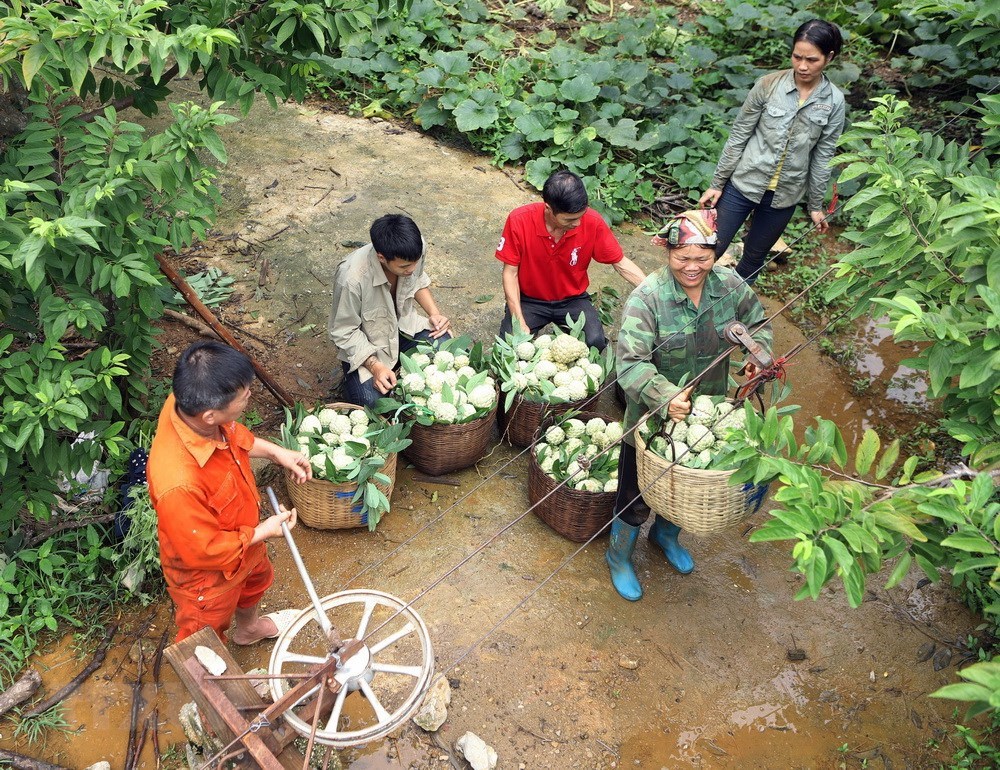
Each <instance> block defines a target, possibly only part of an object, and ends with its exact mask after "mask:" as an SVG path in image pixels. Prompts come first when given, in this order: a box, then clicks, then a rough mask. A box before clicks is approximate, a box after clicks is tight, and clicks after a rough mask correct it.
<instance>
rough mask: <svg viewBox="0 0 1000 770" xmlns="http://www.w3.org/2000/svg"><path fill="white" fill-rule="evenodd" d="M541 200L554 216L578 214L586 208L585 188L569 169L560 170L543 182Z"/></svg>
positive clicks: (581, 181)
mask: <svg viewBox="0 0 1000 770" xmlns="http://www.w3.org/2000/svg"><path fill="white" fill-rule="evenodd" d="M542 200H543V201H545V202H546V203H547V204H549V208H550V209H552V211H553V212H555V213H556V214H578V213H579V212H581V211H583V210H584V209H585V208H587V203H588V202H589V201H588V198H587V188H586V187H584V186H583V180H582V179H580V177H578V176H577V175H576V174H574V173H573V172H572V171H570V170H569V169H565V168H561V169H559V170H558V171H556V172H555V173H554V174H552V176H550V177H549V178H548V179H546V180H545V185H544V186H543V187H542Z"/></svg>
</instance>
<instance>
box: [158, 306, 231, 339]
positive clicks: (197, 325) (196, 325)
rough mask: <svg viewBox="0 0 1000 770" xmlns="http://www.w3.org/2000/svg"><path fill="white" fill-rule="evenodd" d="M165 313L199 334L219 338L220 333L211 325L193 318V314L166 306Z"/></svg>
mask: <svg viewBox="0 0 1000 770" xmlns="http://www.w3.org/2000/svg"><path fill="white" fill-rule="evenodd" d="M163 315H165V316H166V317H167V318H170V319H172V320H174V321H177V322H178V323H182V324H184V325H185V326H187V327H188V328H190V329H194V330H195V331H196V332H198V334H201V335H202V336H205V337H211V338H212V339H216V340H217V339H219V335H218V334H216V333H215V332H214V331H212V329H211V328H210V327H208V326H206V325H205V324H203V323H202V322H201V321H199V320H198V319H197V318H192V317H191V316H189V315H185V314H184V313H178V312H177V311H176V310H171V309H170V308H165V309H164V311H163Z"/></svg>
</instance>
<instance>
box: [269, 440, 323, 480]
mask: <svg viewBox="0 0 1000 770" xmlns="http://www.w3.org/2000/svg"><path fill="white" fill-rule="evenodd" d="M272 459H273V460H274V462H275V464H277V465H280V466H281V467H282V468H287V469H288V470H289V471H291V473H292V476H293V477H294V478H295V483H296V484H305V483H306V482H307V481H308V480H309V479H311V478H312V475H313V472H312V465H311V464H310V463H309V458H308V457H306V456H305V454H304V453H302V452H293V451H292V450H291V449H287V448H285V447H283V446H279V445H277V444H275V445H274V450H273V457H272Z"/></svg>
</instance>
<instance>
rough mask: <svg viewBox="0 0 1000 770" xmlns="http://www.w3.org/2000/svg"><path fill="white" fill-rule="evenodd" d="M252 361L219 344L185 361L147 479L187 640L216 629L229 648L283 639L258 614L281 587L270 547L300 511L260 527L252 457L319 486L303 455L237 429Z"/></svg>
mask: <svg viewBox="0 0 1000 770" xmlns="http://www.w3.org/2000/svg"><path fill="white" fill-rule="evenodd" d="M253 379H254V371H253V366H252V365H251V363H250V361H249V359H248V358H247V357H246V356H245V355H243V354H242V353H239V352H237V351H236V350H234V349H233V348H231V347H229V346H228V345H223V344H222V343H220V342H215V341H205V342H196V343H194V344H193V345H191V346H190V347H188V348H187V350H185V351H184V352H183V353H181V356H180V359H179V360H178V362H177V367H176V369H175V370H174V378H173V392H172V393H171V394H170V396H169V397H168V398H167V401H166V403H165V404H164V405H163V409H162V411H161V412H160V418H159V422H158V424H157V428H156V436H155V437H154V438H153V445H152V448H151V449H150V452H149V462H148V465H147V466H146V476H147V479H148V481H149V495H150V499H151V500H152V502H153V507H154V508H155V509H156V517H157V526H158V530H159V536H160V563H161V565H162V567H163V575H164V577H165V578H166V581H167V590H168V591H169V592H170V596H171V598H173V600H174V605H175V609H176V621H177V627H178V631H177V638H176V641H180V640H181V639H184V638H186V637H188V636H190V635H191V634H193V633H194V632H195V631H198V630H199V629H201V628H204V627H205V626H210V627H211V628H213V629H214V630H215V632H216V633H217V634H218V635H219V638H220V639H222V640H223V641H225V640H226V632H227V631H228V629H229V625H230V623H231V622H232V620H233V617H234V616H235V618H236V626H235V628H234V629H233V634H232V641H233V643H234V644H253V643H254V642H258V641H260V640H262V639H270V638H274V637H276V636H277V635H278V634H279V633H280V631H281V630H282V629H281V628H280V627H279V626H280V625H281V622H280V620H281V619H280V616H279V613H272V614H270V615H265V616H263V617H261V616H260V615H259V613H258V605H259V604H260V599H261V596H263V594H264V591H266V590H267V588H268V587H269V586H270V585H271V583H272V582H273V580H274V570H273V568H272V567H271V562H270V561H269V560H268V558H267V549H266V546H265V544H264V541H265V540H268V539H269V538H272V537H280V536H281V524H282V522H286V523H287V524H288V525H289V527H293V526H295V509H294V508H293V509H292V510H291V511H288V510H285V509H282V510H281V512H280V515H275V516H267V517H265V518H264V520H263V521H261V518H260V495H259V494H258V492H257V485H256V482H255V481H254V477H253V471H252V469H251V467H250V458H251V457H264V458H267V459H269V460H271V461H272V462H274V463H277V464H278V465H280V466H283V467H285V468H287V469H289V470H290V471H291V472H292V475H293V477H294V478H295V481H296V482H298V483H300V484H303V483H305V482H306V481H307V480H308V479H310V478H312V470H311V467H310V465H309V460H308V459H307V458H306V457H305V456H304V455H302V454H301V453H299V452H293V451H292V450H290V449H285V448H284V447H280V446H278V445H277V444H273V443H271V442H270V441H265V440H264V439H261V438H256V437H255V436H254V435H253V434H252V433H251V432H250V431H249V430H248V429H247V428H246V427H244V426H243V425H240V424H239V423H238V422H236V420H237V419H239V417H240V416H241V415H242V414H243V411H244V410H245V409H246V406H247V403H248V401H249V400H250V385H251V383H252V382H253Z"/></svg>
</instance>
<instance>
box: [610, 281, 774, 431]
mask: <svg viewBox="0 0 1000 770" xmlns="http://www.w3.org/2000/svg"><path fill="white" fill-rule="evenodd" d="M700 304H701V306H700V308H696V307H695V306H694V303H693V302H691V300H690V299H688V297H687V295H686V294H685V293H684V290H683V289H682V288H681V287H680V286H679V285H678V283H677V282H676V281H675V280H674V277H673V275H672V274H671V272H670V268H668V267H663V268H660V269H659V270H657V271H656V272H655V273H653V274H652V275H650V276H648V277H647V278H646V280H645V281H643V282H642V284H640V285H639V286H638V287H637V288H636V289H635V290H634V291H633V292H632V294H631V295H630V296H629V298H628V301H627V302H626V303H625V309H624V310H623V311H622V323H621V329H620V330H619V333H618V350H617V362H618V363H617V370H618V382H619V384H620V385H621V386H622V388H623V389H624V391H625V394H626V401H627V405H626V408H625V428H626V429H628V428H631V427H632V426H634V425H635V424H636V422H638V420H639V419H640V418H641V417H642V415H644V414H646V413H647V412H649V411H651V410H653V409H656V408H657V407H659V406H660V405H662V404H664V403H666V402H667V401H669V400H670V399H672V398H673V397H674V396H675V395H677V393H678V391H679V390H680V389H681V388H680V387H679V386H678V384H677V383H678V382H679V381H680V379H681V378H682V377H683V376H684V375H685V374H686V375H688V376H687V379H688V380H690V379H691V378H692V377H694V376H695V375H696V374H698V373H699V372H700V371H701V370H702V369H704V368H705V367H706V366H708V365H709V363H711V361H712V359H714V358H715V357H716V356H717V355H719V354H720V353H721V352H723V351H724V350H726V349H727V348H729V347H731V345H730V344H729V343H728V342H727V341H726V339H725V337H724V336H723V332H724V329H725V327H726V325H727V324H728V323H729V322H731V321H741V322H743V323H744V324H745V325H746V326H747V328H748V329H751V330H753V329H754V328H755V327H756V326H757V325H758V324H759V323H760V322H761V321H763V320H764V308H763V307H761V304H760V301H759V300H758V299H757V295H756V294H754V292H753V289H751V288H750V287H749V286H747V285H746V283H744V282H743V279H742V278H740V277H739V276H738V275H737V274H736V272H735V271H734V270H732V269H730V268H727V267H718V266H717V267H715V268H713V269H712V272H711V273H709V274H708V278H707V279H706V281H705V286H704V288H703V290H702V295H701V303H700ZM753 337H754V339H755V340H757V341H758V342H759V343H760V344H761V345H762V346H763V347H764V348H765V349H766V350H768V351H770V350H771V325H770V324H767V325H765V326H764V327H762V328H761V329H760V330H758V331H755V332H754V334H753ZM728 387H729V360H728V359H726V360H724V361H721V362H720V363H718V364H717V365H716V366H714V367H712V369H711V370H710V371H709V372H708V373H707V374H706V375H705V377H704V378H703V379H702V380H701V383H700V384H699V385H698V386H697V388H696V389H695V391H696V394H699V395H700V394H708V395H721V394H724V393H725V392H726V391H727V389H728ZM661 414H663V415H664V416H666V409H665V408H664V410H663V412H661ZM627 440H628V441H629V443H630V444H631V443H633V442H632V440H631V434H629V436H628V438H627Z"/></svg>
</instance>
